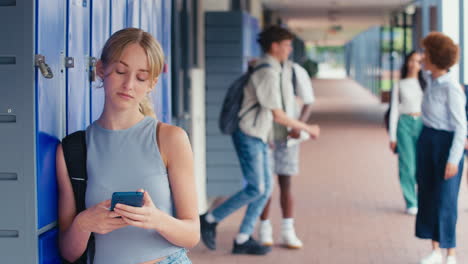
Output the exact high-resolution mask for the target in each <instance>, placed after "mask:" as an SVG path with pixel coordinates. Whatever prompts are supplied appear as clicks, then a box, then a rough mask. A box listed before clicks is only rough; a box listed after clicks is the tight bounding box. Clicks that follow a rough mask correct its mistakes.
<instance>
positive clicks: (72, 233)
mask: <svg viewBox="0 0 468 264" xmlns="http://www.w3.org/2000/svg"><path fill="white" fill-rule="evenodd" d="M56 167H57V184H58V191H59V199H58V217H59V219H58V223H59V248H60V253H61V255H62V257H63V258H65V259H66V260H68V261H70V262H74V261H75V260H77V259H78V258H79V257H80V256H81V255H83V253H84V252H85V250H86V247H87V245H88V240H89V237H90V235H91V232H95V233H99V234H106V233H109V232H112V231H113V230H116V229H119V228H122V227H125V226H127V225H128V224H127V223H125V222H124V221H123V220H122V219H120V218H115V217H116V216H118V215H117V214H116V213H114V212H111V211H109V210H108V209H107V208H109V207H110V203H111V201H110V200H106V201H104V202H101V203H99V204H97V205H95V206H94V207H91V208H89V209H86V210H84V211H83V212H81V213H79V214H78V215H77V214H76V207H75V196H74V195H73V188H72V185H71V182H70V178H69V175H68V170H67V165H66V163H65V158H64V155H63V149H62V145H61V144H59V145H58V147H57V154H56Z"/></svg>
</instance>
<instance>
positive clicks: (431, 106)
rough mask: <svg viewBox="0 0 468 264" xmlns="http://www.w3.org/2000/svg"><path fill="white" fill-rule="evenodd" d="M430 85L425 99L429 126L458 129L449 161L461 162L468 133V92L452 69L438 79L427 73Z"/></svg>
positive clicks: (452, 130)
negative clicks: (454, 77) (467, 112)
mask: <svg viewBox="0 0 468 264" xmlns="http://www.w3.org/2000/svg"><path fill="white" fill-rule="evenodd" d="M426 80H427V87H426V90H425V92H424V98H423V103H422V120H423V123H424V125H425V126H427V127H430V128H434V129H438V130H445V131H451V132H454V137H453V142H452V146H451V148H450V153H449V158H448V162H450V163H452V164H458V163H459V162H460V160H461V158H462V156H463V150H464V147H465V140H466V136H467V122H466V113H465V104H466V96H465V93H464V92H463V89H462V87H461V85H460V84H459V83H458V82H457V81H455V80H454V79H453V77H452V76H451V74H450V73H447V74H444V75H442V76H440V77H439V78H437V79H433V78H432V76H431V75H430V74H428V73H426Z"/></svg>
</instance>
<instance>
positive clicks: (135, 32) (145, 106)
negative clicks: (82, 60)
mask: <svg viewBox="0 0 468 264" xmlns="http://www.w3.org/2000/svg"><path fill="white" fill-rule="evenodd" d="M133 43H137V44H139V45H140V46H141V47H142V48H143V50H145V52H146V56H147V59H148V66H149V76H150V77H149V80H150V81H151V83H153V80H155V79H156V78H158V77H159V75H160V74H161V72H162V70H163V67H164V52H163V50H162V48H161V45H160V44H159V42H158V41H157V40H156V39H155V38H154V37H153V36H151V34H149V33H148V32H145V31H143V30H141V29H139V28H125V29H121V30H119V31H117V32H115V33H114V34H112V36H111V37H110V38H109V39H108V40H107V41H106V44H105V45H104V48H103V49H102V54H101V62H102V64H103V65H104V67H107V66H108V65H110V64H111V63H114V62H117V61H118V60H119V59H120V56H121V55H122V52H123V50H124V49H125V48H126V47H127V46H128V45H129V44H133ZM139 110H140V112H141V113H142V114H143V115H145V116H152V117H156V114H155V113H154V110H153V106H152V103H151V99H150V98H149V96H148V95H146V96H145V98H144V99H143V100H142V101H141V102H140V107H139Z"/></svg>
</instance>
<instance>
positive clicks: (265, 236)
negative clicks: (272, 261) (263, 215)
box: [258, 221, 273, 247]
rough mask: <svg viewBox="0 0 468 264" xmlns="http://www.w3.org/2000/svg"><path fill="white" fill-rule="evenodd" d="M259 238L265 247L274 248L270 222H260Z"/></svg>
mask: <svg viewBox="0 0 468 264" xmlns="http://www.w3.org/2000/svg"><path fill="white" fill-rule="evenodd" d="M258 238H259V240H260V244H262V245H263V246H268V247H271V246H273V228H272V227H271V224H270V223H269V222H263V221H262V222H260V228H259V229H258Z"/></svg>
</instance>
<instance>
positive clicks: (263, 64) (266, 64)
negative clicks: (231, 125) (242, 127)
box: [239, 63, 271, 120]
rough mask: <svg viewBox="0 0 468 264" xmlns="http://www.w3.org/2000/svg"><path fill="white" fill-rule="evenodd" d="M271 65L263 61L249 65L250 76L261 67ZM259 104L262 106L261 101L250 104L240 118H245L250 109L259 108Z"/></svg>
mask: <svg viewBox="0 0 468 264" xmlns="http://www.w3.org/2000/svg"><path fill="white" fill-rule="evenodd" d="M270 66H271V65H270V64H268V63H262V64H260V65H257V66H255V67H249V78H250V75H252V74H253V73H254V72H256V71H258V70H260V69H263V68H266V67H270ZM259 106H260V103H259V102H256V103H255V104H253V105H252V106H250V107H249V108H248V109H247V110H246V111H245V112H244V113H242V115H241V116H240V117H239V120H241V119H242V118H244V116H245V115H247V114H248V113H249V112H250V111H252V110H254V109H255V108H257V107H259ZM257 115H258V110H257ZM256 119H257V117H255V120H256Z"/></svg>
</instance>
